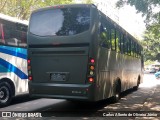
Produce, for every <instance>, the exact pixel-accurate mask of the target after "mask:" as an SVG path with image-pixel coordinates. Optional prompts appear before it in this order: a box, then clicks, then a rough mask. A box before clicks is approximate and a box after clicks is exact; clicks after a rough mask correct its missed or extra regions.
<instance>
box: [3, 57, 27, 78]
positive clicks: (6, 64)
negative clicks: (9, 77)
mask: <svg viewBox="0 0 160 120" xmlns="http://www.w3.org/2000/svg"><path fill="white" fill-rule="evenodd" d="M0 65H1V66H3V67H5V68H7V69H8V70H9V71H10V72H14V73H15V74H16V75H17V76H18V77H20V78H21V79H27V78H28V76H27V75H26V74H25V73H23V72H22V71H21V70H20V69H18V68H17V67H15V66H14V65H12V64H11V63H9V62H7V61H5V60H3V59H1V58H0Z"/></svg>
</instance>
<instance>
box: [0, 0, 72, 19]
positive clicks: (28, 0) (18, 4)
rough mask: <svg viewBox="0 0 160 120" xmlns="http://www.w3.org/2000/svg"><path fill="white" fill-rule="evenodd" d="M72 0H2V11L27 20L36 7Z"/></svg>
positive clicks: (0, 8)
mask: <svg viewBox="0 0 160 120" xmlns="http://www.w3.org/2000/svg"><path fill="white" fill-rule="evenodd" d="M72 2H73V0H0V13H3V14H6V15H10V16H12V17H17V18H19V19H22V20H27V19H28V18H29V16H30V14H31V12H32V11H33V10H35V9H38V8H41V7H45V6H53V5H57V4H69V3H72Z"/></svg>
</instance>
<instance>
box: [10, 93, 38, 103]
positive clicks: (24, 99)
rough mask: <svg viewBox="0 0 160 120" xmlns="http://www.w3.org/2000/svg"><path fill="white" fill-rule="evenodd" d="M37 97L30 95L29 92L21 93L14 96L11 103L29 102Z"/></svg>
mask: <svg viewBox="0 0 160 120" xmlns="http://www.w3.org/2000/svg"><path fill="white" fill-rule="evenodd" d="M35 99H37V98H31V97H30V96H29V94H24V95H19V96H16V97H14V98H13V100H12V102H11V103H10V105H14V104H19V103H23V102H28V101H31V100H35Z"/></svg>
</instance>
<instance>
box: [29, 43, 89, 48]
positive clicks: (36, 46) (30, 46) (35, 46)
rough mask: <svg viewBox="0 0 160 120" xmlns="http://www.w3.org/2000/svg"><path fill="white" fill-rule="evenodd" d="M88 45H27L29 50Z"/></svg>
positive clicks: (84, 44) (83, 44)
mask: <svg viewBox="0 0 160 120" xmlns="http://www.w3.org/2000/svg"><path fill="white" fill-rule="evenodd" d="M87 46H89V43H76V44H75V43H74V44H64V43H63V44H48V45H47V44H46V45H29V48H55V47H87Z"/></svg>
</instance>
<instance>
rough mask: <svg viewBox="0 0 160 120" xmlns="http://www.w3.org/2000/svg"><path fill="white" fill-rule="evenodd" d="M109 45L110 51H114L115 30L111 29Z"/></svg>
mask: <svg viewBox="0 0 160 120" xmlns="http://www.w3.org/2000/svg"><path fill="white" fill-rule="evenodd" d="M111 45H112V50H116V43H115V29H111Z"/></svg>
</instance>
